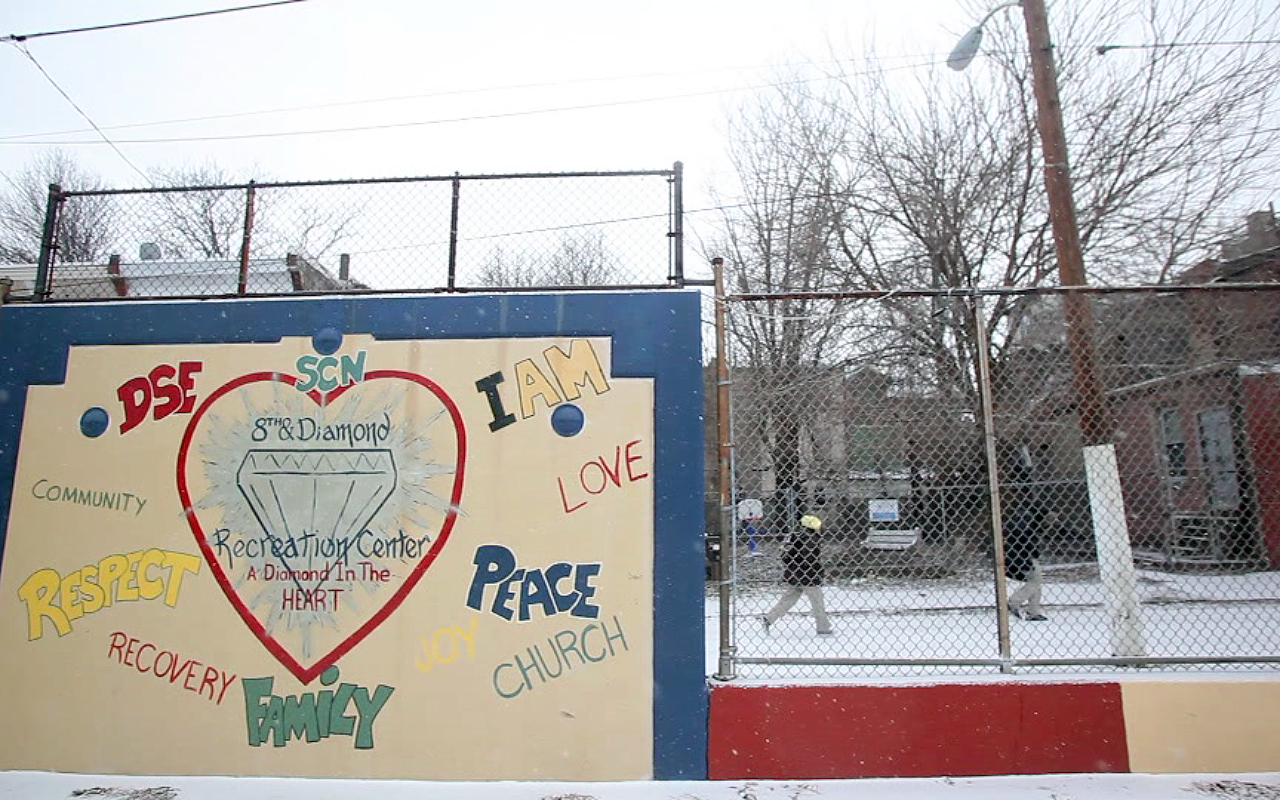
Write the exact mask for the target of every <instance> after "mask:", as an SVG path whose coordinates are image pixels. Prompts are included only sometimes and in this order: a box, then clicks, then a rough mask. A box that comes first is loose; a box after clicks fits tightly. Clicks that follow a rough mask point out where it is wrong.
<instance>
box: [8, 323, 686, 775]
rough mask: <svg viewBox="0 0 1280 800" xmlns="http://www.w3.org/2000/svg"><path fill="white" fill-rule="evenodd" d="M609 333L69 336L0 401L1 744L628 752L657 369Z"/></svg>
mask: <svg viewBox="0 0 1280 800" xmlns="http://www.w3.org/2000/svg"><path fill="white" fill-rule="evenodd" d="M691 307H692V306H691ZM695 322H696V320H695ZM613 347H614V342H613V340H612V338H611V337H609V336H595V335H592V336H564V335H559V336H495V337H492V338H433V339H398V340H385V341H384V340H380V339H379V338H377V337H375V336H373V335H371V334H369V333H366V332H361V331H359V330H341V329H339V328H338V327H335V326H318V327H317V328H316V329H315V330H314V331H313V332H312V333H311V335H297V336H283V337H281V338H279V340H278V341H267V342H262V341H259V342H239V343H237V342H217V343H203V344H196V343H193V344H158V343H157V344H127V345H117V344H96V345H73V346H70V347H68V348H67V349H66V352H65V359H66V368H65V376H64V378H63V380H62V382H61V383H59V384H56V385H31V386H30V387H29V388H28V389H27V391H26V396H25V403H24V404H23V408H22V412H21V421H22V422H21V427H20V444H19V446H18V449H17V458H16V462H15V466H14V471H13V486H12V495H11V501H10V506H9V510H8V523H7V538H6V542H5V548H4V556H3V565H2V573H0V641H2V642H3V648H4V650H5V652H6V658H5V659H3V660H2V663H0V678H2V679H3V681H4V683H5V685H8V686H10V687H15V688H17V689H18V691H16V692H13V693H12V694H13V700H12V703H11V705H10V708H9V714H8V716H9V718H10V719H11V720H15V719H17V720H22V723H23V724H21V725H9V726H6V730H5V731H4V732H3V733H0V768H4V769H57V770H74V771H85V772H131V771H136V772H142V773H149V774H155V773H157V772H167V773H189V774H244V775H257V774H262V775H273V774H278V775H315V776H330V775H343V776H345V775H363V776H370V777H432V778H443V779H468V778H470V779H476V778H557V779H623V778H645V777H650V776H652V775H653V774H654V772H655V768H654V752H655V745H654V738H655V730H654V719H655V712H654V708H655V697H654V689H653V687H654V681H655V674H654V672H655V670H654V664H655V657H654V591H655V582H654V563H655V562H654V527H655V522H654V508H655V490H654V486H655V479H656V478H655V476H656V466H657V465H656V463H655V425H654V406H655V399H654V380H653V379H652V378H649V377H619V376H617V375H615V374H614V370H613V363H612V362H613V358H614V352H613ZM695 369H696V366H695ZM691 374H696V373H691ZM696 488H697V487H696V486H695V487H694V490H693V491H694V492H695V494H696ZM694 533H695V534H696V533H697V531H694ZM691 551H692V548H691ZM695 569H696V567H695ZM700 644H701V642H700V640H699V641H698V642H697V645H698V646H700ZM699 679H700V676H699ZM606 743H607V745H606ZM585 754H589V756H587V755H585Z"/></svg>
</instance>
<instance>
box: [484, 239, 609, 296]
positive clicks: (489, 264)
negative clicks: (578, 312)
mask: <svg viewBox="0 0 1280 800" xmlns="http://www.w3.org/2000/svg"><path fill="white" fill-rule="evenodd" d="M478 278H479V281H480V284H481V285H482V286H519V287H534V286H604V285H607V284H609V283H618V282H620V281H619V276H618V267H617V263H616V260H615V259H614V258H613V256H612V255H611V254H610V253H609V250H608V248H607V247H606V246H605V241H604V234H603V233H602V232H601V231H598V230H586V231H581V232H575V233H570V234H566V235H564V236H561V237H560V239H559V241H558V242H556V244H555V245H554V246H553V247H551V248H550V249H548V250H546V251H529V250H525V251H522V252H520V253H512V252H508V251H507V250H505V249H503V248H502V247H495V248H493V249H492V250H490V251H489V253H488V254H487V255H486V256H485V259H484V261H482V262H481V264H480V274H479V276H478Z"/></svg>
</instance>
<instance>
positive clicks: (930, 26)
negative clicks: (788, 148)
mask: <svg viewBox="0 0 1280 800" xmlns="http://www.w3.org/2000/svg"><path fill="white" fill-rule="evenodd" d="M253 2H254V0H238V1H237V0H223V2H217V0H129V1H128V2H126V0H5V2H3V3H0V34H30V33H38V32H43V31H52V30H59V29H65V28H73V27H83V26H92V25H99V24H109V23H116V22H125V21H132V20H140V19H145V18H148V17H158V16H167V15H174V14H181V13H189V12H196V11H206V10H211V9H217V8H227V7H234V6H238V5H248V4H251V3H253ZM972 7H973V6H972V4H968V3H966V2H965V0H912V1H911V2H904V1H903V0H788V1H787V2H780V1H779V0H774V1H773V2H765V1H764V0H732V2H730V1H729V0H683V1H680V0H647V2H643V3H640V2H635V3H619V2H586V0H572V1H566V0H547V1H546V2H517V1H516V0H467V1H466V2H450V3H444V2H428V1H426V0H306V2H299V3H295V4H291V5H282V6H277V7H273V8H265V9H259V10H250V11H242V12H238V13H231V14H224V15H220V16H210V17H203V18H198V19H190V20H182V21H174V22H167V23H160V24H153V25H143V26H137V27H127V28H119V29H115V30H105V31H96V32H86V33H76V34H69V35H63V36H50V37H42V38H35V39H30V40H28V41H27V42H26V43H25V46H26V47H27V48H28V49H29V52H30V54H31V55H32V56H34V57H35V59H36V60H37V61H38V62H39V64H40V66H42V67H43V68H44V69H45V70H46V71H47V72H48V73H49V75H50V76H51V77H52V78H53V80H54V81H56V82H57V83H58V84H59V85H60V86H61V87H62V89H63V90H65V92H66V94H67V95H69V96H70V98H71V100H73V101H74V102H75V103H76V104H77V105H79V107H80V108H81V109H83V110H84V112H85V113H86V114H87V115H88V116H89V117H90V118H91V119H92V120H93V121H94V122H95V123H96V124H97V125H98V126H100V127H101V128H102V129H103V130H104V131H105V133H106V134H107V136H109V137H110V138H111V139H112V140H113V141H115V142H116V144H117V146H118V147H119V149H120V151H121V153H123V157H122V156H121V155H118V154H116V153H115V152H113V150H112V149H111V148H110V147H108V146H106V145H105V144H103V143H102V139H101V137H99V136H98V135H97V134H96V133H93V132H92V130H89V131H88V132H86V129H87V128H88V127H89V126H88V125H87V124H86V122H85V120H84V118H83V117H82V116H81V115H80V114H79V113H77V111H76V110H75V108H73V107H72V105H71V104H70V103H69V102H68V100H67V99H65V98H64V97H63V96H62V95H60V94H59V92H58V90H57V89H55V87H54V86H53V85H51V84H50V82H49V81H48V80H47V79H46V78H45V77H44V76H43V75H42V74H41V72H40V70H39V69H38V68H37V66H36V64H34V63H32V61H31V60H29V58H28V57H27V55H26V54H25V53H24V52H23V51H22V50H21V49H19V48H18V47H17V46H14V45H13V44H11V43H9V44H6V45H5V46H3V47H0V107H3V109H4V113H3V115H2V116H0V171H3V172H4V173H5V174H6V175H13V174H14V173H15V172H16V171H18V170H20V169H21V168H22V166H23V165H24V164H25V163H26V162H27V161H28V159H29V158H30V157H31V156H32V155H33V154H34V153H35V152H37V150H38V148H40V147H48V146H55V145H56V143H62V144H61V145H58V146H61V147H63V148H64V149H65V150H67V151H69V152H70V153H72V154H73V155H74V156H75V157H76V158H77V159H78V160H80V161H81V162H82V163H83V164H84V165H85V166H87V167H89V168H91V169H92V170H94V171H95V172H97V173H98V174H99V175H101V176H102V177H103V178H104V179H105V181H106V182H107V183H108V184H109V185H111V186H114V187H133V186H140V185H145V184H144V180H143V178H142V177H141V175H140V174H139V171H141V172H147V171H148V170H150V169H151V168H154V167H175V166H181V165H187V164H194V163H201V162H204V161H207V160H211V161H214V162H216V163H217V164H219V165H221V166H223V167H225V168H227V169H228V170H229V171H230V172H231V173H232V174H233V175H235V176H236V178H237V179H238V180H247V179H248V178H250V177H256V178H262V177H264V176H269V177H271V178H275V179H282V180H305V179H315V178H337V177H384V176H403V175H427V174H430V175H440V174H452V173H453V172H455V171H458V172H462V173H464V174H468V173H483V172H509V171H521V172H543V171H566V170H617V169H661V168H667V167H669V166H670V165H671V164H672V162H674V161H676V160H681V161H683V162H684V163H685V165H686V170H687V173H686V174H687V175H688V184H687V185H688V187H689V189H690V191H691V193H696V192H698V191H699V190H700V189H701V188H704V187H705V186H706V185H707V184H708V183H709V182H710V181H711V180H713V173H714V171H715V170H716V169H717V165H722V164H723V154H724V151H725V141H724V134H723V131H724V127H725V126H724V122H725V118H726V114H727V113H728V111H729V109H731V108H732V107H733V106H734V105H735V104H736V103H737V102H740V101H741V99H742V94H741V92H742V91H744V90H749V88H750V87H753V86H758V85H760V84H761V83H762V82H765V81H767V80H768V77H769V74H770V67H771V66H772V65H779V64H786V63H790V62H810V61H812V62H821V61H826V60H829V59H830V58H831V57H832V54H833V48H835V51H836V53H837V54H845V55H846V57H850V58H852V57H858V56H861V55H862V54H863V53H865V52H866V47H865V43H866V42H869V41H871V40H872V39H874V41H875V49H876V52H877V53H878V54H879V55H880V56H883V57H885V58H886V59H890V60H891V63H893V64H895V65H900V64H903V63H917V64H919V63H926V62H929V61H935V62H936V61H937V60H940V59H942V58H945V54H946V52H947V51H948V50H949V49H950V47H951V45H952V44H953V43H954V41H955V39H956V37H957V35H958V34H960V33H962V32H963V31H964V30H966V29H967V28H968V27H969V25H971V24H972V22H973V21H974V19H973V15H972V13H971V10H972ZM894 59H901V60H894ZM387 98H403V99H399V100H395V101H391V100H387ZM286 109H294V110H288V111H286ZM266 112H270V113H266ZM232 115H236V116H232ZM197 117H204V118H206V119H204V120H201V121H192V122H184V123H171V124H156V123H163V122H168V121H174V120H190V119H192V118H197ZM209 117H221V118H217V119H208V118H209ZM146 123H151V124H146ZM122 126H128V127H122ZM362 127H363V128H366V130H362V131H353V132H343V133H315V132H316V131H324V130H333V129H342V128H362ZM303 132H312V133H303ZM32 134H36V135H34V136H32ZM261 134H271V135H269V136H261ZM246 136H249V137H253V138H243V137H246ZM220 137H222V138H220ZM230 137H239V138H230ZM155 139H162V140H169V141H147V142H140V141H138V140H155ZM73 142H79V143H80V144H73ZM135 167H136V168H137V169H136V170H135ZM721 168H722V167H721ZM0 180H3V177H2V176H0ZM68 188H74V187H68ZM691 196H693V197H696V194H694V195H691Z"/></svg>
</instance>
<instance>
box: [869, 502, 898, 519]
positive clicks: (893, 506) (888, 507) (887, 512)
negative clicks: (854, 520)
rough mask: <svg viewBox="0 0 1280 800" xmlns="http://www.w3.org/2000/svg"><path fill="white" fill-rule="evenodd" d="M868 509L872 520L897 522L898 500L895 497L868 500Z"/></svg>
mask: <svg viewBox="0 0 1280 800" xmlns="http://www.w3.org/2000/svg"><path fill="white" fill-rule="evenodd" d="M867 510H868V512H869V514H870V517H869V518H870V519H871V521H872V522H897V521H898V501H897V500H896V499H893V498H888V499H880V500H868V501H867Z"/></svg>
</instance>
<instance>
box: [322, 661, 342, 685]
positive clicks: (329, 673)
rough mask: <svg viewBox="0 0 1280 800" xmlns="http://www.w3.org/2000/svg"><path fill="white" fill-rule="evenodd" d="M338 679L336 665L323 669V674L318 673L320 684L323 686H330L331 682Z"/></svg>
mask: <svg viewBox="0 0 1280 800" xmlns="http://www.w3.org/2000/svg"><path fill="white" fill-rule="evenodd" d="M337 679H338V665H337V664H330V665H329V666H327V667H325V670H324V672H321V673H320V683H322V684H324V685H325V686H332V685H333V682H334V681H336V680H337Z"/></svg>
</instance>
